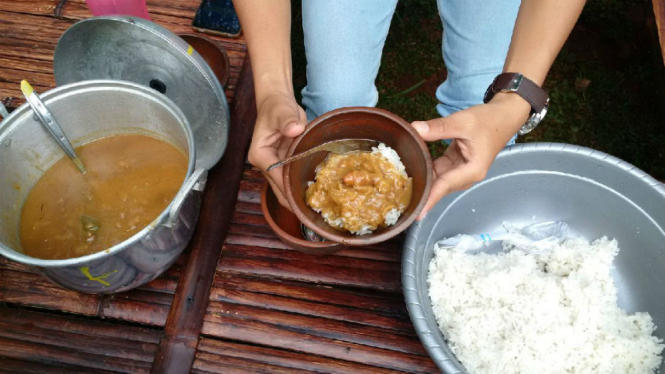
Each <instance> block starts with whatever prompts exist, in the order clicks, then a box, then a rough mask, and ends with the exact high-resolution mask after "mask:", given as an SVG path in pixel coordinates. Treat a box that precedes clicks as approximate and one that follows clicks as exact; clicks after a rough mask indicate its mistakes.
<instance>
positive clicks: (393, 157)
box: [307, 143, 407, 236]
mask: <svg viewBox="0 0 665 374" xmlns="http://www.w3.org/2000/svg"><path fill="white" fill-rule="evenodd" d="M377 153H379V154H381V155H382V156H383V157H384V158H385V159H386V160H388V161H389V162H390V163H391V164H392V165H393V166H395V169H397V171H398V172H400V173H401V174H402V175H404V176H405V177H407V175H406V168H405V167H404V164H403V163H402V160H401V159H400V157H399V155H398V154H397V152H395V150H394V149H392V148H390V147H388V146H387V145H385V144H383V143H379V145H378V146H377V147H372V154H377ZM317 172H318V168H317ZM313 183H314V182H312V181H310V182H307V186H308V187H309V186H311V185H312V184H313ZM314 211H315V212H317V213H321V210H320V209H318V210H317V209H314ZM401 215H402V213H401V212H400V211H399V210H398V209H396V208H393V209H391V210H389V211H388V212H386V214H385V215H384V221H385V224H386V226H392V225H394V224H396V223H397V221H398V220H399V217H400V216H401ZM323 219H324V220H325V221H326V223H328V224H329V225H331V226H333V227H338V228H341V227H343V226H344V222H345V218H344V217H339V218H337V219H335V220H331V219H330V218H329V217H328V216H327V215H325V216H324V217H323ZM351 233H352V234H354V235H359V236H360V235H367V234H371V233H372V227H371V226H364V227H363V228H362V229H360V230H359V231H351Z"/></svg>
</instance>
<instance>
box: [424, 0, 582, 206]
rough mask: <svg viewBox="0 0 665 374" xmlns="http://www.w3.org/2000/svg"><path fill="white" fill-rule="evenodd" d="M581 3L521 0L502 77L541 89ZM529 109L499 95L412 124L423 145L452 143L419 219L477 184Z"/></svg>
mask: <svg viewBox="0 0 665 374" xmlns="http://www.w3.org/2000/svg"><path fill="white" fill-rule="evenodd" d="M584 3H585V0H564V1H560V0H522V2H521V5H520V9H519V13H518V16H517V20H516V22H515V28H514V31H513V36H512V41H511V44H510V48H509V50H508V55H507V57H506V61H505V64H504V68H503V71H504V72H519V73H522V74H523V75H524V76H525V77H527V78H529V79H530V80H532V81H534V82H535V83H536V84H538V85H542V83H543V81H544V80H545V77H546V75H547V72H548V70H549V68H550V67H551V66H552V63H553V61H554V59H555V58H556V56H557V54H558V53H559V51H560V50H561V47H562V46H563V43H564V42H565V41H566V39H567V37H568V35H569V34H570V31H571V30H572V28H573V26H574V24H575V22H576V21H577V18H578V17H579V15H580V13H581V11H582V8H583V6H584ZM530 111H531V107H530V105H529V104H528V102H527V101H526V100H524V99H522V98H521V97H520V96H518V95H515V94H511V93H498V94H496V95H495V96H494V98H493V99H492V100H491V101H490V102H489V103H487V104H481V105H476V106H473V107H470V108H468V109H465V110H461V111H459V112H457V113H454V114H452V115H450V116H448V117H444V118H437V119H433V120H430V121H416V122H414V123H413V126H414V128H415V129H416V130H417V131H418V132H419V133H420V135H421V136H422V138H423V139H424V140H426V141H435V140H440V139H453V141H452V143H451V144H450V146H449V147H448V149H447V150H446V152H445V153H444V155H443V156H442V157H441V158H439V159H437V160H435V161H434V164H433V166H434V177H435V179H434V184H433V185H432V190H431V193H430V196H429V199H428V201H427V203H426V205H425V208H424V209H423V213H421V216H420V217H419V219H421V218H422V217H423V216H424V215H425V214H426V213H427V211H429V210H430V209H431V208H432V207H433V206H434V205H435V204H436V203H437V202H438V201H439V200H440V199H441V198H442V197H443V196H445V195H447V194H449V193H451V192H454V191H458V190H463V189H466V188H469V187H471V186H472V185H473V184H474V183H476V182H478V181H480V180H482V179H483V178H484V177H485V175H486V173H487V170H488V169H489V167H490V166H491V164H492V162H493V161H494V159H495V158H496V155H497V154H498V153H499V151H501V149H502V148H503V147H504V146H505V144H506V143H507V142H508V141H509V140H510V139H511V137H512V136H513V135H515V133H517V131H518V130H519V129H520V127H521V126H522V125H523V124H524V123H525V122H526V120H527V118H528V116H529V113H530Z"/></svg>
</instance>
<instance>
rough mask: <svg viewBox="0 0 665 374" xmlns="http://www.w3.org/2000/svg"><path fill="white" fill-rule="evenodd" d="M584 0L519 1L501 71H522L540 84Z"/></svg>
mask: <svg viewBox="0 0 665 374" xmlns="http://www.w3.org/2000/svg"><path fill="white" fill-rule="evenodd" d="M585 2H586V1H585V0H522V4H521V5H520V10H519V13H518V15H517V21H516V22H515V29H514V31H513V38H512V41H511V43H510V49H509V50H508V56H507V57H506V63H505V65H504V68H503V71H504V72H517V73H522V74H523V75H524V76H525V77H527V78H529V79H531V80H532V81H534V82H535V83H536V84H538V85H541V86H542V84H543V82H544V81H545V77H546V76H547V72H548V71H549V69H550V67H551V66H552V63H553V62H554V59H555V58H556V56H557V55H558V54H559V51H560V50H561V47H562V46H563V43H564V42H565V41H566V39H567V38H568V35H569V34H570V31H571V30H572V29H573V26H574V25H575V22H576V21H577V18H578V17H579V16H580V13H581V12H582V8H583V7H584V3H585Z"/></svg>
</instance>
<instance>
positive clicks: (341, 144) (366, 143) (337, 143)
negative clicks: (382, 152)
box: [266, 139, 379, 171]
mask: <svg viewBox="0 0 665 374" xmlns="http://www.w3.org/2000/svg"><path fill="white" fill-rule="evenodd" d="M378 145H379V142H378V141H376V140H370V139H339V140H332V141H329V142H326V143H323V144H321V145H319V146H316V147H314V148H310V149H308V150H306V151H304V152H301V153H298V154H296V155H293V156H291V157H288V158H285V159H283V160H282V161H279V162H276V163H274V164H272V165H270V166H269V167H268V169H266V171H270V170H272V169H274V168H277V167H280V166H283V165H286V164H288V163H291V162H293V161H296V160H300V159H301V158H303V157H307V156H309V155H311V154H313V153H316V152H321V151H328V152H333V153H338V154H345V153H349V152H355V151H371V150H372V147H376V146H378Z"/></svg>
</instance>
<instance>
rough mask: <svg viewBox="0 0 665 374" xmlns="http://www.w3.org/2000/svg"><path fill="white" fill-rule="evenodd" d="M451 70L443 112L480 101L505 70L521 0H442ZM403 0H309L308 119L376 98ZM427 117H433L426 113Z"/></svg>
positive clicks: (440, 95) (439, 93)
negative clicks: (383, 59)
mask: <svg viewBox="0 0 665 374" xmlns="http://www.w3.org/2000/svg"><path fill="white" fill-rule="evenodd" d="M432 1H434V0H432ZM437 5H438V8H439V15H440V16H441V20H442V22H443V46H442V48H441V49H442V52H443V58H444V61H445V64H446V68H447V69H448V78H447V79H446V80H445V81H444V82H443V83H442V84H441V85H440V86H439V87H438V89H437V90H436V97H437V99H438V101H439V104H438V105H437V107H436V109H437V111H438V112H439V114H441V116H443V117H445V116H448V115H450V114H452V113H454V112H456V111H458V110H461V109H466V108H468V107H470V106H474V105H478V104H481V103H482V101H483V94H484V93H485V90H486V89H487V87H488V86H489V85H490V83H492V80H493V79H494V77H496V76H497V75H498V74H500V73H501V71H502V70H503V64H504V62H505V59H506V54H507V52H508V47H509V46H510V39H511V36H512V33H513V28H514V26H515V19H516V17H517V11H518V9H519V6H520V0H494V1H486V0H437ZM396 6H397V0H304V1H303V4H302V13H303V29H304V33H305V53H306V56H307V87H305V88H304V89H303V91H302V94H303V105H304V106H305V109H306V111H307V117H308V119H310V120H311V119H313V118H315V117H317V116H320V115H321V114H323V113H325V112H328V111H330V110H333V109H337V108H341V107H347V106H375V105H376V103H377V102H378V100H379V93H378V91H377V89H376V86H375V84H374V81H375V80H376V76H377V74H378V72H379V65H380V63H381V53H382V50H383V45H384V43H385V41H386V36H387V35H388V29H389V28H390V22H391V20H392V17H393V14H394V13H395V7H396ZM419 119H420V120H428V119H430V118H419Z"/></svg>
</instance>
